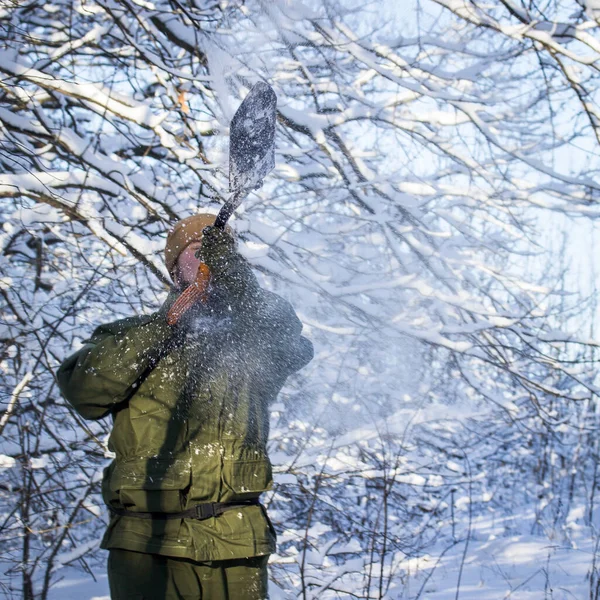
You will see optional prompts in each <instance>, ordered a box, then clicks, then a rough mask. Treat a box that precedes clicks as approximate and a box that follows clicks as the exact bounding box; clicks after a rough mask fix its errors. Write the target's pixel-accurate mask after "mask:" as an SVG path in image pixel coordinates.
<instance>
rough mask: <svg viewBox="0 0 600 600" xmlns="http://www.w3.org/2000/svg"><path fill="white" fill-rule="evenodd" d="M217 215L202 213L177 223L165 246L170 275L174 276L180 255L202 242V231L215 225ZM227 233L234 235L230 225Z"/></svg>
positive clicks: (171, 230) (227, 227)
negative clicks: (196, 243)
mask: <svg viewBox="0 0 600 600" xmlns="http://www.w3.org/2000/svg"><path fill="white" fill-rule="evenodd" d="M216 218H217V216H216V215H212V214H210V213H200V214H198V215H192V216H191V217H186V218H185V219H181V221H177V223H175V225H173V227H172V228H171V229H170V230H169V233H168V235H167V243H166V245H165V264H166V265H167V270H168V271H169V275H172V271H173V267H175V264H176V263H177V259H178V258H179V255H180V254H181V253H182V252H183V251H184V250H185V249H186V248H187V247H188V246H189V245H190V244H191V243H192V242H199V241H201V240H202V231H203V230H204V228H205V227H208V226H209V225H214V222H215V219H216ZM225 231H227V233H229V234H230V235H233V230H232V229H231V227H229V225H227V226H226V227H225Z"/></svg>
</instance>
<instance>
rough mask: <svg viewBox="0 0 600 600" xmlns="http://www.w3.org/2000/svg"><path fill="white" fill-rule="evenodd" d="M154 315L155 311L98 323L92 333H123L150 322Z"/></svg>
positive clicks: (95, 334) (94, 334)
mask: <svg viewBox="0 0 600 600" xmlns="http://www.w3.org/2000/svg"><path fill="white" fill-rule="evenodd" d="M156 315H157V313H152V314H149V315H132V316H131V317H125V318H123V319H117V320H116V321H111V322H110V323H103V324H102V325H98V327H96V329H95V330H94V333H93V334H92V335H93V336H97V335H106V334H109V335H124V334H125V333H127V332H128V331H129V330H130V329H131V328H132V327H137V326H139V325H145V324H147V323H150V322H151V321H153V320H154V319H155V318H156Z"/></svg>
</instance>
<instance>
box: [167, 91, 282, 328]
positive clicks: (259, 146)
mask: <svg viewBox="0 0 600 600" xmlns="http://www.w3.org/2000/svg"><path fill="white" fill-rule="evenodd" d="M276 113H277V96H276V95H275V92H274V91H273V88H272V87H271V86H270V85H269V84H268V83H264V82H262V81H259V82H258V83H257V84H255V85H254V87H253V88H252V89H251V90H250V92H249V93H248V95H247V96H246V97H245V98H244V101H243V102H242V103H241V104H240V106H239V108H238V109H237V111H236V113H235V115H234V116H233V119H232V120H231V130H230V135H229V190H230V192H232V194H231V197H230V198H229V200H227V202H225V204H224V205H223V206H222V207H221V210H220V211H219V214H218V215H217V218H216V219H215V227H218V228H219V229H224V228H225V225H226V224H227V221H228V220H229V217H231V215H232V214H233V213H234V211H235V209H236V208H237V207H238V206H239V205H240V204H241V203H242V201H243V200H244V198H246V196H247V195H248V194H249V193H250V192H251V191H252V190H255V189H258V188H259V187H261V186H262V183H263V179H264V178H265V177H266V176H267V175H268V174H269V173H270V172H271V171H272V170H273V167H274V166H275V124H276ZM199 252H200V251H198V252H197V253H196V257H197V258H199ZM209 281H210V271H209V269H208V267H207V266H206V265H205V264H204V263H200V266H199V268H198V275H197V276H196V280H195V281H194V282H193V283H192V284H190V285H189V286H188V287H187V288H186V289H185V290H184V291H183V292H182V293H181V295H180V296H179V298H177V300H176V301H175V302H174V303H173V305H172V306H171V308H170V309H169V312H168V313H167V323H168V324H169V325H174V324H175V323H177V321H178V320H179V318H180V317H181V315H183V314H184V313H185V312H186V311H187V310H188V309H189V308H190V306H192V305H193V304H194V303H195V302H197V301H198V300H200V301H201V302H206V300H207V288H208V283H209Z"/></svg>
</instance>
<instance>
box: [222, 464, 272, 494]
mask: <svg viewBox="0 0 600 600" xmlns="http://www.w3.org/2000/svg"><path fill="white" fill-rule="evenodd" d="M223 482H224V484H225V486H226V487H228V488H229V489H230V490H231V491H232V492H234V493H235V494H236V495H238V496H243V495H245V494H250V495H253V496H256V494H259V493H261V492H264V491H266V490H269V489H271V487H272V484H273V470H272V467H271V462H270V461H269V459H268V458H266V457H265V458H260V459H254V460H228V459H225V461H224V463H223Z"/></svg>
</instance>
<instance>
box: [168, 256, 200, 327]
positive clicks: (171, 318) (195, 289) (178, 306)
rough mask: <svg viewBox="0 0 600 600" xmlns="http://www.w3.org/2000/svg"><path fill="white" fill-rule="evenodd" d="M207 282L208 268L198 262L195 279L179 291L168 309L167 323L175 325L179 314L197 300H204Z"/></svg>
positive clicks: (179, 316)
mask: <svg viewBox="0 0 600 600" xmlns="http://www.w3.org/2000/svg"><path fill="white" fill-rule="evenodd" d="M209 282H210V269H209V268H208V267H207V266H206V265H205V264H204V263H200V266H199V267H198V273H197V275H196V280H195V281H194V282H193V283H191V284H190V285H189V286H188V287H187V288H186V289H185V290H184V291H183V292H182V293H181V295H180V296H179V298H177V300H175V302H173V304H172V306H171V308H170V309H169V312H168V313H167V324H168V325H175V323H177V322H178V321H179V319H180V318H181V316H182V315H183V314H184V313H185V312H186V311H187V310H188V309H189V308H190V307H191V306H192V305H193V304H195V303H196V302H198V300H200V301H201V302H206V299H207V289H208V284H209Z"/></svg>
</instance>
